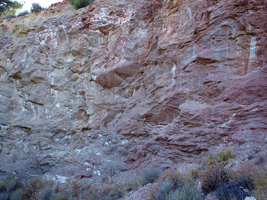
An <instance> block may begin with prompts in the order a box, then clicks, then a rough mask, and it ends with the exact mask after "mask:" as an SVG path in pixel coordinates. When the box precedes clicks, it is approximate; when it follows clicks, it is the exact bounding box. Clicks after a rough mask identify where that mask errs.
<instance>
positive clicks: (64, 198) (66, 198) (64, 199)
mask: <svg viewBox="0 0 267 200" xmlns="http://www.w3.org/2000/svg"><path fill="white" fill-rule="evenodd" d="M57 200H68V197H65V196H62V197H58V198H57Z"/></svg>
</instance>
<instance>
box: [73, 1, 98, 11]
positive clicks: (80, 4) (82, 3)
mask: <svg viewBox="0 0 267 200" xmlns="http://www.w3.org/2000/svg"><path fill="white" fill-rule="evenodd" d="M69 2H70V4H71V5H73V6H74V7H75V8H76V9H79V8H83V7H85V6H88V5H90V4H91V3H93V2H94V0H69Z"/></svg>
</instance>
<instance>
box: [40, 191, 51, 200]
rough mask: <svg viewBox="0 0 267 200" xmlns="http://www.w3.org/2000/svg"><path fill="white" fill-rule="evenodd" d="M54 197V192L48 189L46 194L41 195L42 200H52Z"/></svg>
mask: <svg viewBox="0 0 267 200" xmlns="http://www.w3.org/2000/svg"><path fill="white" fill-rule="evenodd" d="M51 197H52V190H51V189H47V190H45V192H44V193H43V194H42V195H41V200H50V199H51Z"/></svg>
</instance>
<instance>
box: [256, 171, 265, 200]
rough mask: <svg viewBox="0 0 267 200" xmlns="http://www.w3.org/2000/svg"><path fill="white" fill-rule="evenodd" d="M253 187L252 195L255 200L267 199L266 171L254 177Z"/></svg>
mask: <svg viewBox="0 0 267 200" xmlns="http://www.w3.org/2000/svg"><path fill="white" fill-rule="evenodd" d="M254 186H255V190H254V191H253V193H254V194H253V195H254V196H255V197H256V199H267V169H265V170H264V171H263V172H260V173H259V175H258V176H256V177H255V181H254Z"/></svg>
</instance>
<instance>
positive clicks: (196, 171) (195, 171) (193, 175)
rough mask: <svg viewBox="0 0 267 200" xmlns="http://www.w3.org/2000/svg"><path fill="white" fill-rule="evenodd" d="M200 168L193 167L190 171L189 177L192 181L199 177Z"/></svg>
mask: <svg viewBox="0 0 267 200" xmlns="http://www.w3.org/2000/svg"><path fill="white" fill-rule="evenodd" d="M199 174H200V168H196V169H192V170H190V171H189V172H188V179H189V181H191V182H194V181H195V180H196V179H198V178H199Z"/></svg>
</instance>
